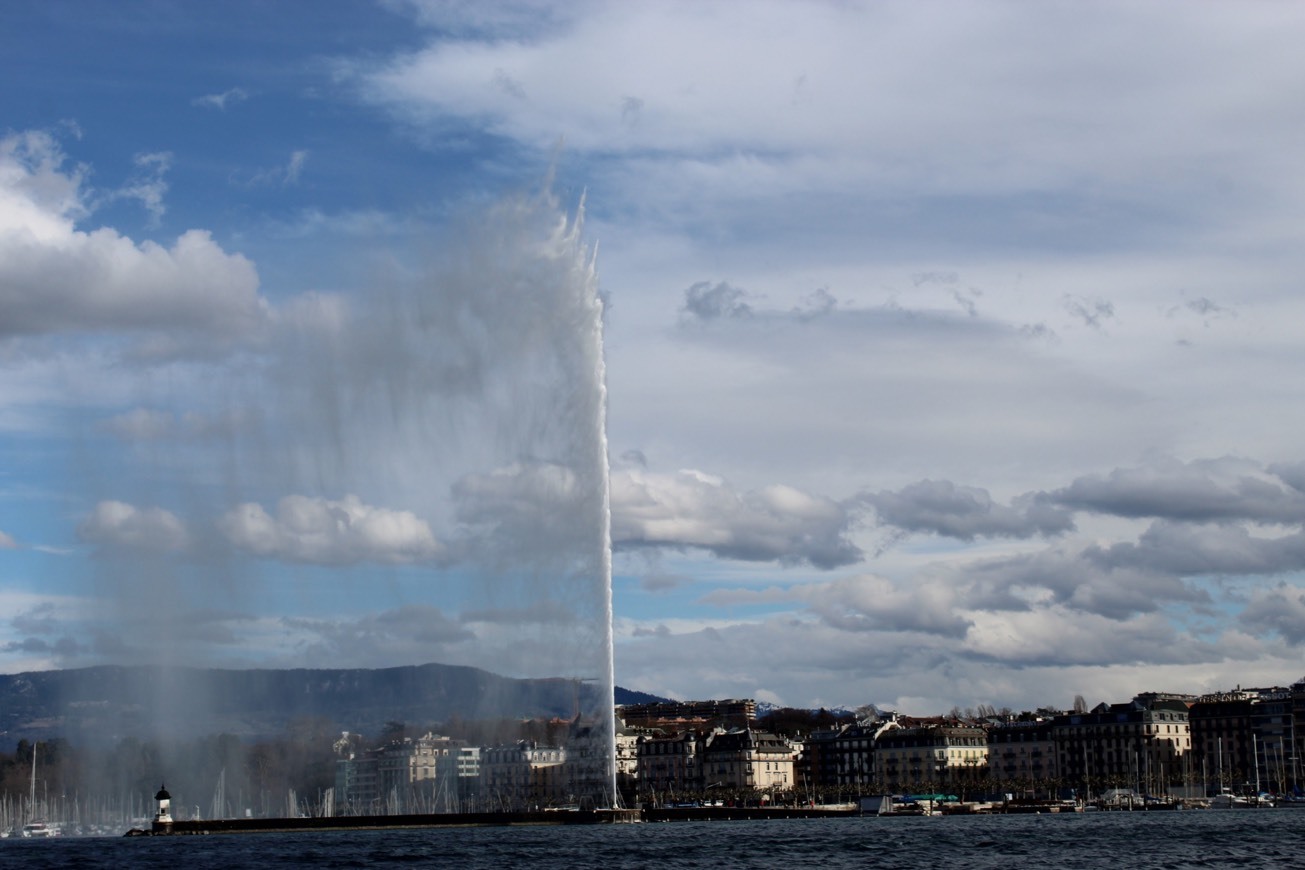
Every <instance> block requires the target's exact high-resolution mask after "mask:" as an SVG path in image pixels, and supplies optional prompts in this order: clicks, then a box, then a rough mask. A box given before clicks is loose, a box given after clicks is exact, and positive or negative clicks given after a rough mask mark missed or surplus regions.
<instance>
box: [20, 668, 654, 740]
mask: <svg viewBox="0 0 1305 870" xmlns="http://www.w3.org/2000/svg"><path fill="white" fill-rule="evenodd" d="M595 692H596V688H595V687H594V686H593V685H592V684H591V683H584V682H576V681H572V680H565V679H533V680H523V679H512V678H509V677H502V676H499V675H497V674H493V673H490V672H489V671H485V670H481V669H479V668H472V667H463V666H458V665H441V664H426V665H409V666H403V667H394V668H378V669H361V668H356V669H342V668H329V669H328V668H319V669H307V668H301V669H286V670H273V669H268V670H222V669H217V668H161V667H148V666H138V667H123V666H115V665H104V666H98V667H90V668H77V669H70V670H57V671H32V672H27V673H21V674H3V675H0V740H3V741H6V742H10V741H17V740H20V739H28V740H45V739H48V738H51V737H65V738H67V739H69V740H72V741H75V742H78V743H96V744H99V743H106V742H111V741H115V740H118V739H121V738H122V737H126V736H138V737H146V736H149V737H158V736H166V735H173V734H175V735H176V736H179V737H196V736H201V735H206V734H218V733H227V734H235V735H237V736H240V737H247V738H257V737H264V736H272V735H276V734H279V733H282V732H284V730H285V728H286V726H287V725H288V724H290V723H291V722H292V721H294V720H295V719H300V718H304V717H317V718H324V719H328V720H330V721H331V722H332V723H334V725H335V726H336V727H337V728H338V729H339V730H341V731H358V732H362V733H372V734H374V733H378V732H379V731H380V730H381V729H382V728H383V727H384V726H385V724H386V723H387V722H392V721H399V722H407V723H409V724H410V725H414V726H425V725H428V724H433V723H437V722H442V721H446V720H448V719H449V718H451V717H454V716H459V717H461V718H463V719H495V718H500V717H548V718H552V717H560V718H571V717H573V716H574V715H575V713H576V711H577V710H580V709H592V708H593V707H594V706H595V702H594V698H595V695H594V693H595ZM661 700H664V699H662V698H657V697H655V696H653V695H646V694H644V693H642V692H632V691H630V690H627V689H622V688H620V687H617V689H616V703H617V704H637V703H648V702H654V701H661Z"/></svg>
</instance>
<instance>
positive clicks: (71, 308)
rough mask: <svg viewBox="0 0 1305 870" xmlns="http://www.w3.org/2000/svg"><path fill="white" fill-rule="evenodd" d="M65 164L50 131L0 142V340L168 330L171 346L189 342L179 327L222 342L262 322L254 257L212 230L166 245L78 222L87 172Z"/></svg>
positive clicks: (242, 336)
mask: <svg viewBox="0 0 1305 870" xmlns="http://www.w3.org/2000/svg"><path fill="white" fill-rule="evenodd" d="M63 162H64V157H63V154H62V153H61V152H60V150H59V148H58V145H57V144H56V143H55V142H54V140H53V139H52V138H50V137H49V136H48V135H45V134H40V133H26V134H15V135H10V136H7V137H5V138H4V139H2V140H0V338H3V337H12V336H18V335H34V334H41V333H59V332H74V333H75V332H86V333H91V332H109V333H113V332H154V333H160V334H161V333H169V334H170V336H169V337H170V338H172V339H173V340H172V341H171V346H172V349H173V350H174V351H177V350H181V349H182V348H184V347H185V346H186V345H187V344H193V342H194V339H193V338H192V340H191V341H190V342H185V341H176V340H175V337H173V336H171V333H174V332H177V331H180V332H184V333H189V334H190V335H191V336H198V337H199V338H201V339H202V340H204V341H205V342H217V343H223V342H231V341H237V340H243V339H248V338H249V337H251V335H254V334H257V333H258V332H259V331H260V330H262V329H263V328H264V327H265V325H266V321H267V317H268V309H267V303H266V302H265V301H264V300H263V299H262V297H261V296H259V294H258V276H257V273H256V272H255V270H254V267H253V264H251V263H250V262H249V261H248V260H246V259H245V258H244V257H242V256H240V255H239V254H229V253H227V252H225V251H223V250H222V249H221V248H220V247H218V245H217V244H215V243H214V242H213V239H212V237H211V236H210V235H209V233H207V232H205V231H203V230H189V231H187V232H186V233H183V234H182V235H181V236H179V237H178V238H177V240H176V241H175V242H174V243H173V245H172V246H171V247H163V246H161V245H158V244H155V243H153V242H150V241H146V242H142V243H140V244H137V243H135V242H133V241H132V240H130V239H128V238H126V237H124V236H122V235H119V234H118V233H117V232H116V231H114V230H112V229H109V228H107V227H106V228H100V229H96V230H91V231H82V230H79V229H77V228H76V226H75V221H76V220H77V219H79V218H81V217H84V216H85V214H86V213H87V205H86V198H85V193H84V192H83V190H82V182H83V180H84V170H83V169H80V168H79V169H74V170H72V171H65V170H63V168H62V164H63ZM156 192H157V191H156ZM146 199H147V204H148V201H149V197H146ZM157 205H158V207H160V208H161V203H157Z"/></svg>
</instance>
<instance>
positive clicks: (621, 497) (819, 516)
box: [612, 470, 860, 568]
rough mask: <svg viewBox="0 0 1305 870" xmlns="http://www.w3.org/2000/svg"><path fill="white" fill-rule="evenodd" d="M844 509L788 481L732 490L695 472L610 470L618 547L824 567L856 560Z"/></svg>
mask: <svg viewBox="0 0 1305 870" xmlns="http://www.w3.org/2000/svg"><path fill="white" fill-rule="evenodd" d="M852 521H853V517H852V515H851V514H850V513H849V511H848V510H847V508H846V507H844V506H843V505H840V504H838V503H837V502H834V501H832V500H830V499H827V498H821V497H819V496H814V495H810V494H808V493H805V492H802V491H801V490H798V489H795V488H793V487H789V486H783V485H779V484H773V485H770V486H765V487H762V488H760V489H758V490H753V491H748V492H740V491H738V490H736V489H734V488H733V487H731V486H730V485H729V484H727V483H726V482H725V481H723V480H720V479H718V478H714V477H712V476H710V475H707V474H703V473H701V472H698V471H692V470H684V471H680V472H677V473H675V474H654V473H649V472H645V471H641V470H628V471H617V472H614V473H613V475H612V540H613V542H614V543H615V545H616V546H618V547H668V548H681V549H682V548H688V547H695V548H701V549H704V550H709V551H711V552H713V553H715V554H716V555H717V556H720V557H722V558H729V559H742V560H745V561H779V562H786V563H799V562H805V563H808V564H811V565H814V566H816V567H820V568H832V567H835V566H838V565H846V564H849V563H851V562H854V561H856V560H857V559H858V558H859V556H860V552H859V551H858V550H857V549H856V547H855V546H854V545H852V544H851V543H850V541H849V540H848V538H847V533H848V531H849V527H850V526H851V524H852Z"/></svg>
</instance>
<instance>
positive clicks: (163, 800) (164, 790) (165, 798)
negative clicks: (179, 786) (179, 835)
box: [151, 785, 172, 834]
mask: <svg viewBox="0 0 1305 870" xmlns="http://www.w3.org/2000/svg"><path fill="white" fill-rule="evenodd" d="M154 799H155V800H156V801H158V802H159V811H158V812H157V813H155V814H154V824H153V825H152V826H151V829H152V830H153V832H154V833H156V834H170V833H172V795H170V794H168V787H167V786H166V785H160V786H159V793H158V794H156V795H154Z"/></svg>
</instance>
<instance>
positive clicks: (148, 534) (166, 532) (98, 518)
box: [77, 501, 191, 553]
mask: <svg viewBox="0 0 1305 870" xmlns="http://www.w3.org/2000/svg"><path fill="white" fill-rule="evenodd" d="M77 533H78V535H79V536H80V537H81V538H82V539H83V540H85V541H88V542H90V543H92V544H96V545H98V546H100V547H103V548H105V549H108V550H120V551H132V550H135V551H145V552H154V553H166V552H179V551H183V550H186V549H187V548H189V547H190V545H191V535H190V532H189V531H188V530H187V528H186V524H185V523H184V522H183V521H182V520H181V518H179V517H178V516H177V515H176V514H174V513H172V512H171V511H168V510H165V509H163V508H158V507H144V508H140V507H136V506H135V505H130V504H126V503H125V502H120V501H102V502H100V503H99V504H97V505H96V506H95V508H94V509H93V510H92V511H91V513H90V514H89V515H88V516H87V517H86V518H85V519H84V520H83V521H82V523H81V524H80V525H79V526H78V528H77Z"/></svg>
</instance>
